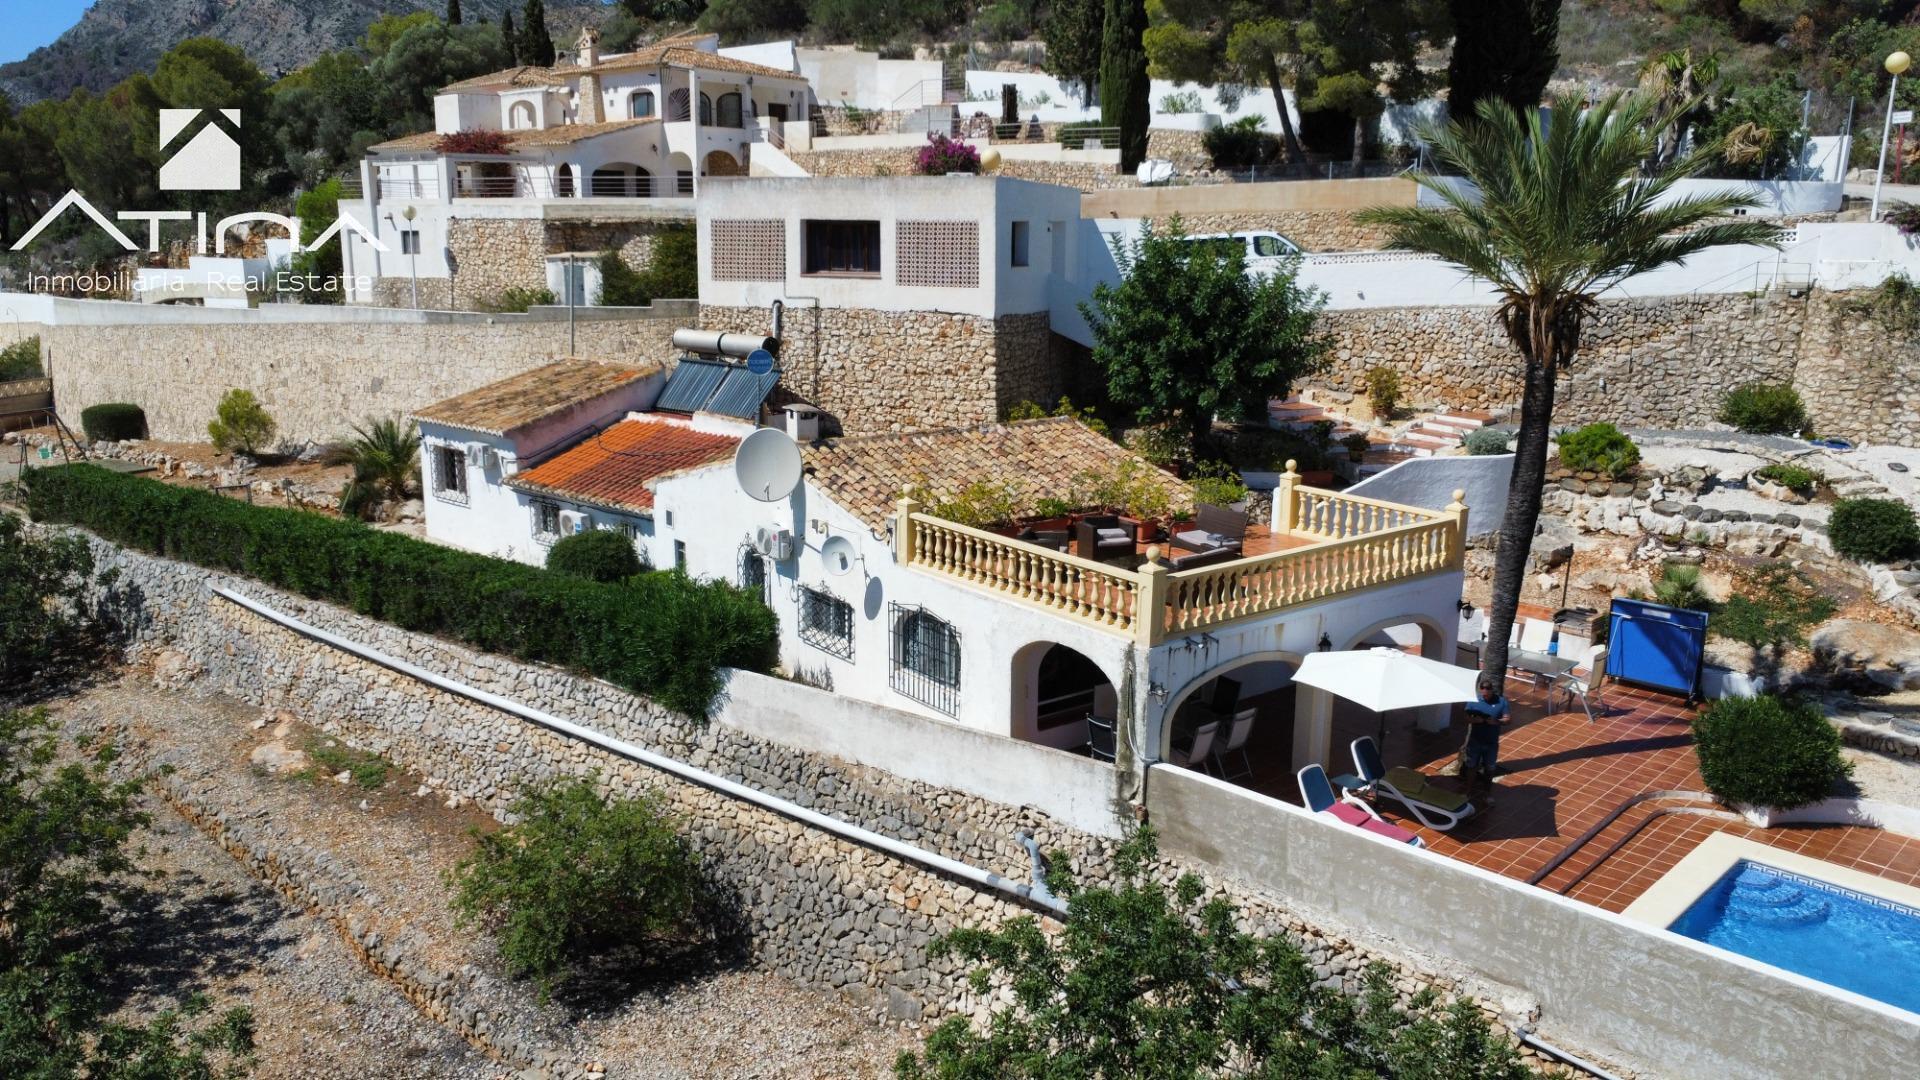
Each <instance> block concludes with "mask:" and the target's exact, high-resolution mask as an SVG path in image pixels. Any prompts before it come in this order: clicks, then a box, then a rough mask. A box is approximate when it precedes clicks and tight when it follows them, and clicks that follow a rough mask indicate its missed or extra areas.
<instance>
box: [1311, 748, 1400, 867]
mask: <svg viewBox="0 0 1920 1080" xmlns="http://www.w3.org/2000/svg"><path fill="white" fill-rule="evenodd" d="M1297 779H1298V780H1299V782H1300V799H1301V801H1302V802H1304V803H1306V806H1307V809H1309V810H1311V811H1313V812H1314V813H1316V814H1326V815H1328V816H1329V817H1332V818H1334V819H1336V820H1339V821H1344V822H1346V823H1347V824H1349V825H1353V826H1356V827H1358V828H1362V829H1365V830H1367V831H1368V832H1370V833H1374V834H1376V835H1379V836H1384V837H1386V838H1388V839H1390V840H1398V841H1399V842H1400V843H1403V844H1412V845H1413V846H1414V847H1426V846H1427V845H1426V843H1425V841H1423V840H1421V839H1420V838H1419V837H1418V836H1415V835H1414V834H1412V833H1410V832H1408V831H1407V830H1405V829H1403V828H1401V827H1400V826H1398V825H1394V824H1391V823H1389V822H1385V821H1382V820H1380V815H1379V814H1376V813H1374V812H1373V807H1371V806H1368V805H1367V804H1366V803H1364V802H1361V801H1360V800H1358V799H1352V798H1343V797H1338V796H1335V795H1334V793H1333V783H1332V782H1331V781H1329V780H1328V779H1327V771H1326V770H1325V769H1322V768H1321V767H1320V766H1318V765H1308V766H1306V767H1305V768H1303V769H1301V770H1300V772H1299V773H1298V774H1297Z"/></svg>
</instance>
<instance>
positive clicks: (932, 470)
mask: <svg viewBox="0 0 1920 1080" xmlns="http://www.w3.org/2000/svg"><path fill="white" fill-rule="evenodd" d="M777 378H778V372H777V371H776V372H775V373H773V374H772V375H771V376H757V375H753V374H752V373H751V372H749V371H748V369H747V368H745V367H738V366H734V365H731V364H729V363H726V362H724V361H719V360H713V359H702V358H687V359H683V360H682V361H681V362H680V364H679V365H678V366H677V367H675V368H674V369H673V371H672V372H671V373H670V374H667V375H666V376H665V377H664V378H663V376H662V373H661V372H660V370H659V369H657V368H653V367H646V368H640V367H624V366H618V365H607V364H598V363H594V362H590V361H583V360H567V361H562V362H560V363H557V364H552V365H549V366H547V367H544V368H539V369H536V370H533V371H529V372H526V373H524V374H522V375H518V376H514V377H512V378H509V379H507V380H503V381H502V382H499V383H496V384H493V385H492V386H488V387H485V388H482V389H481V390H477V391H473V392H471V393H468V394H463V395H460V396H458V397H455V398H452V399H449V400H447V401H443V402H440V403H437V404H434V405H430V406H427V407H425V408H422V409H420V410H418V411H417V412H416V413H415V414H414V419H415V420H416V421H417V422H418V423H419V425H420V429H421V433H422V440H423V442H422V457H423V461H424V463H425V469H424V471H425V473H426V481H427V488H428V494H427V532H428V535H429V537H431V538H433V539H435V540H438V541H440V542H442V543H447V544H450V545H454V546H458V547H464V548H469V549H473V550H477V551H482V552H486V553H489V554H494V555H498V556H502V557H505V558H512V559H518V560H520V561H523V562H528V563H534V564H539V563H541V562H543V561H544V559H545V557H546V553H547V550H548V549H549V548H550V547H551V545H552V544H553V543H554V542H556V541H557V540H558V539H560V538H561V537H562V536H564V535H566V534H569V533H574V532H580V531H585V530H591V529H616V530H619V531H620V532H621V533H623V534H624V535H626V536H628V537H630V538H631V539H632V541H633V543H634V545H635V547H636V549H637V551H638V553H639V554H640V555H641V556H642V558H643V559H644V560H645V561H647V562H648V563H650V564H651V565H653V566H654V567H657V568H662V569H665V568H668V567H676V568H679V569H681V570H684V571H685V572H686V573H688V574H691V575H693V576H696V577H702V578H713V579H719V580H725V581H729V582H733V583H735V584H737V585H740V586H742V587H744V588H747V589H751V590H754V591H756V592H757V593H758V594H759V595H761V596H762V597H763V598H764V599H765V600H766V602H767V603H768V605H769V606H770V607H772V609H773V610H774V611H775V613H776V614H777V615H778V616H779V620H780V659H781V664H782V667H783V668H784V669H785V670H786V672H787V673H788V674H789V675H791V676H792V677H794V678H796V679H799V680H801V681H805V682H808V683H812V684H815V685H818V686H823V687H827V688H830V689H831V690H833V691H834V692H835V693H838V694H842V695H845V696H847V697H849V698H854V699H858V700H861V701H865V702H870V703H873V704H878V705H883V706H886V707H889V708H894V709H898V710H903V711H906V712H911V713H915V714H919V715H922V716H926V717H930V718H935V719H939V720H943V721H947V722H952V723H958V724H961V725H963V726H965V727H968V728H972V729H975V730H980V731H985V732H988V733H990V734H994V735H999V736H1004V737H1010V738H1015V739H1020V740H1025V741H1029V742H1038V743H1042V744H1047V745H1050V746H1054V747H1057V748H1059V749H1062V750H1069V751H1081V752H1092V753H1094V754H1095V756H1096V757H1102V758H1103V759H1105V760H1115V759H1117V760H1119V761H1121V762H1123V763H1126V764H1130V765H1132V766H1134V767H1140V766H1144V765H1145V764H1146V763H1149V762H1152V761H1157V760H1174V761H1178V760H1180V755H1181V753H1182V752H1183V751H1182V750H1181V746H1182V745H1183V743H1190V742H1191V739H1192V735H1193V731H1194V729H1195V728H1196V726H1197V725H1199V724H1201V723H1205V722H1206V721H1208V720H1210V719H1220V720H1222V721H1223V724H1226V723H1230V722H1231V721H1232V720H1234V719H1237V718H1240V717H1245V718H1246V719H1247V720H1248V721H1250V722H1251V723H1252V724H1253V729H1252V730H1250V731H1249V736H1250V737H1245V738H1244V744H1243V746H1242V748H1243V749H1246V750H1247V751H1249V753H1250V755H1251V756H1252V757H1253V758H1255V759H1263V760H1265V761H1266V763H1267V765H1266V767H1268V768H1272V767H1276V766H1278V765H1282V764H1284V765H1285V767H1287V768H1288V769H1292V768H1297V767H1298V766H1299V765H1300V764H1302V763H1304V762H1306V761H1317V762H1321V763H1331V762H1332V761H1333V760H1334V759H1335V758H1336V757H1337V750H1338V749H1339V748H1335V747H1332V746H1331V745H1330V741H1331V730H1332V719H1333V713H1332V699H1331V697H1330V696H1329V695H1328V694H1326V693H1325V692H1323V691H1319V690H1314V689H1311V688H1307V687H1295V686H1294V685H1293V683H1292V673H1293V671H1294V670H1295V668H1296V667H1297V666H1298V664H1299V663H1300V661H1301V659H1302V658H1303V657H1305V656H1306V654H1307V653H1309V652H1311V651H1314V650H1315V649H1351V648H1356V647H1360V646H1362V645H1365V644H1376V643H1398V644H1401V645H1403V646H1408V647H1413V648H1417V650H1418V651H1419V652H1420V653H1422V654H1423V655H1428V656H1437V657H1447V658H1450V657H1452V655H1453V653H1454V647H1455V640H1456V635H1457V632H1458V628H1459V616H1458V612H1457V610H1456V609H1457V607H1458V601H1459V598H1460V590H1461V582H1462V572H1461V566H1462V557H1463V551H1464V539H1465V534H1466V516H1467V515H1466V510H1465V508H1464V506H1462V505H1460V504H1459V503H1458V502H1455V503H1453V504H1452V505H1449V506H1447V507H1446V508H1445V509H1442V510H1431V509H1425V508H1421V507H1417V506H1406V505H1396V504H1392V503H1386V502H1382V501H1379V500H1374V499H1369V498H1366V497H1364V496H1357V495H1347V494H1341V493H1336V492H1332V491H1325V490H1320V489H1316V488H1311V487H1307V486H1304V485H1302V484H1300V483H1299V482H1298V477H1297V476H1295V475H1294V474H1292V473H1291V472H1289V473H1287V474H1285V475H1283V476H1282V477H1281V481H1280V485H1279V488H1278V489H1277V490H1276V491H1275V492H1274V493H1273V494H1272V495H1271V496H1270V497H1271V498H1272V500H1273V515H1274V516H1273V524H1272V525H1271V526H1259V525H1252V526H1248V525H1246V519H1245V518H1244V517H1241V516H1239V515H1237V514H1233V513H1232V512H1231V511H1228V510H1224V509H1223V510H1221V513H1222V514H1224V515H1227V517H1228V520H1229V521H1231V519H1232V518H1236V517H1237V518H1239V523H1238V525H1237V526H1231V525H1230V526H1229V527H1230V528H1238V529H1242V530H1244V531H1243V532H1242V533H1241V535H1240V538H1239V539H1238V540H1236V541H1235V542H1234V543H1233V544H1232V546H1231V550H1228V549H1225V548H1209V547H1207V546H1206V544H1204V543H1202V544H1201V545H1200V547H1199V548H1198V549H1196V548H1194V547H1193V546H1192V542H1191V541H1188V540H1186V539H1185V537H1186V536H1187V535H1188V534H1184V533H1183V534H1182V535H1181V536H1180V537H1174V536H1172V535H1171V534H1172V533H1174V532H1176V531H1178V530H1180V529H1185V528H1187V527H1188V526H1185V525H1180V524H1178V521H1179V518H1180V517H1181V515H1180V514H1179V513H1177V511H1179V510H1180V509H1181V508H1187V507H1194V502H1193V496H1192V492H1191V490H1190V489H1188V488H1187V487H1186V485H1185V484H1183V483H1181V482H1179V481H1178V480H1175V479H1173V478H1172V477H1170V476H1166V475H1165V474H1162V473H1159V472H1158V471H1156V470H1154V469H1153V467H1152V466H1150V465H1148V464H1147V463H1146V462H1144V461H1143V460H1141V459H1139V458H1137V457H1136V456H1135V455H1133V454H1132V453H1131V452H1130V451H1128V450H1126V449H1124V448H1122V447H1121V446H1119V445H1118V444H1116V443H1114V442H1112V441H1111V440H1109V439H1107V438H1105V437H1104V436H1101V435H1098V434H1096V433H1094V432H1093V431H1091V430H1090V429H1088V428H1086V427H1084V426H1083V425H1081V424H1079V423H1078V422H1077V421H1073V420H1070V419H1051V420H1036V421H1026V422H1022V423H1013V424H986V425H978V426H970V427H955V428H947V429H939V430H929V431H919V432H913V433H907V434H898V435H870V436H862V437H851V438H841V439H831V438H829V439H822V438H818V437H816V433H815V432H814V431H812V430H810V429H809V425H810V423H811V420H810V414H811V410H810V409H809V408H808V407H806V406H790V407H789V408H788V409H787V417H786V420H787V425H788V428H789V430H790V432H792V433H793V434H795V435H796V436H797V439H796V441H798V442H799V443H800V444H801V446H802V453H803V460H804V470H803V476H802V479H801V480H800V482H799V484H798V485H797V487H796V488H795V490H794V491H793V492H792V493H791V495H789V496H788V497H786V498H783V499H776V500H774V501H772V502H767V501H761V500H758V499H755V498H753V497H751V496H749V495H748V494H747V493H745V492H744V491H742V490H741V489H740V487H739V485H738V483H737V482H736V480H735V474H734V466H733V456H734V453H735V451H736V449H737V447H738V446H739V444H740V441H741V440H742V439H743V438H745V437H746V436H747V435H749V434H752V433H753V432H754V431H755V430H756V428H758V427H759V426H760V424H761V422H762V420H763V419H765V418H768V417H770V416H778V415H779V414H778V413H772V412H770V411H769V410H768V409H767V408H766V407H765V406H764V405H763V398H764V397H765V395H766V393H767V392H768V391H769V390H770V389H771V388H772V385H773V382H774V380H776V379H777ZM1116 470H1134V471H1135V472H1134V475H1139V476H1143V477H1146V478H1147V479H1146V480H1144V481H1142V482H1144V483H1151V484H1157V485H1159V487H1160V489H1161V491H1162V493H1163V495H1164V496H1165V499H1166V502H1167V504H1168V505H1169V506H1171V507H1173V508H1174V512H1170V514H1171V516H1173V517H1174V519H1175V523H1174V524H1173V525H1170V526H1169V527H1168V528H1167V529H1166V534H1167V535H1163V536H1156V537H1155V538H1154V539H1153V540H1150V541H1146V540H1140V539H1139V535H1138V534H1137V533H1136V529H1137V525H1138V523H1136V522H1133V521H1130V520H1129V519H1127V518H1124V517H1121V518H1118V520H1117V521H1116V520H1114V519H1113V516H1112V515H1105V516H1101V515H1092V516H1087V517H1086V518H1085V524H1082V522H1081V521H1080V520H1079V519H1080V515H1075V517H1074V518H1073V519H1069V518H1065V517H1060V518H1056V519H1053V520H1049V521H1033V520H1025V521H1024V522H1023V524H1022V525H1019V526H1015V527H1009V528H1003V529H990V528H975V527H971V526H967V525H962V524H958V523H956V522H954V521H951V520H948V519H946V518H943V517H940V516H936V515H935V514H934V513H932V512H931V509H932V507H933V506H934V505H937V504H939V503H941V502H943V501H946V500H951V499H954V498H955V497H956V496H957V495H960V494H961V493H962V492H963V491H964V490H966V489H967V487H968V485H971V484H973V483H975V482H976V481H982V480H985V481H988V482H995V483H1002V484H1006V485H1009V486H1012V487H1015V488H1017V489H1018V490H1019V491H1020V492H1021V493H1022V496H1023V498H1024V499H1026V500H1028V501H1029V503H1030V504H1031V503H1033V502H1037V501H1038V500H1040V499H1049V498H1057V499H1060V500H1063V501H1067V502H1077V501H1084V496H1083V495H1081V494H1079V491H1080V490H1081V489H1083V488H1084V485H1085V484H1086V483H1087V479H1086V478H1087V477H1088V476H1101V475H1110V474H1112V473H1113V472H1115V471H1116ZM908 491H911V492H913V494H915V495H917V496H919V497H921V498H923V499H925V500H927V504H926V505H923V504H922V503H920V502H916V501H915V500H914V499H913V498H908V497H905V496H903V493H904V492H908ZM1254 497H1255V498H1262V499H1264V498H1268V497H1269V496H1267V495H1265V494H1259V495H1256V496H1254ZM1199 509H1200V512H1201V513H1203V514H1204V513H1208V512H1209V511H1208V510H1207V509H1206V508H1199ZM1035 512H1036V513H1037V510H1036V511H1035ZM1200 520H1201V522H1202V523H1203V524H1205V523H1206V522H1207V520H1208V519H1207V518H1205V517H1202V518H1201V519H1200ZM1113 525H1122V526H1124V527H1125V529H1126V530H1127V531H1126V532H1125V533H1124V534H1123V535H1122V536H1121V537H1120V538H1118V539H1115V538H1113V537H1109V536H1101V537H1098V538H1096V533H1097V531H1098V528H1099V527H1104V526H1113ZM1256 718H1257V719H1256ZM1422 723H1423V725H1438V726H1444V725H1445V723H1446V716H1445V710H1444V709H1439V710H1434V711H1432V714H1431V715H1428V716H1424V717H1423V718H1422ZM1103 730H1104V731H1105V732H1112V734H1110V735H1106V737H1105V738H1103V737H1102V735H1103ZM1219 738H1220V739H1221V740H1226V739H1227V738H1228V731H1227V730H1226V729H1225V728H1224V727H1223V729H1222V730H1221V731H1220V732H1219Z"/></svg>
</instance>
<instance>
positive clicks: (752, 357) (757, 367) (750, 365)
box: [747, 349, 773, 375]
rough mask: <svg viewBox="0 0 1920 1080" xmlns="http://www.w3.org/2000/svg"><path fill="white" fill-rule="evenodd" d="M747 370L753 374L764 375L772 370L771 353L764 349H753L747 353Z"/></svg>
mask: <svg viewBox="0 0 1920 1080" xmlns="http://www.w3.org/2000/svg"><path fill="white" fill-rule="evenodd" d="M747 370H748V371H751V372H753V373H754V374H755V375H765V374H766V373H768V372H770V371H772V370H773V354H772V353H770V352H768V351H767V350H765V349H755V350H753V351H752V352H750V353H748V354H747Z"/></svg>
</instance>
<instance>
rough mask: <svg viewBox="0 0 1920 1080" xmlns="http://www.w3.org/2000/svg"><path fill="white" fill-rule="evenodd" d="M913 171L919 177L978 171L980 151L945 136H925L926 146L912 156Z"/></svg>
mask: <svg viewBox="0 0 1920 1080" xmlns="http://www.w3.org/2000/svg"><path fill="white" fill-rule="evenodd" d="M913 171H914V172H916V173H919V174H920V175H921V176H945V175H947V174H948V173H977V172H979V171H980V151H979V149H978V148H976V147H974V146H973V145H972V144H970V143H963V142H961V141H959V140H958V139H949V138H947V137H946V136H945V135H940V134H934V135H929V136H927V145H925V146H923V147H921V148H920V152H919V153H918V154H916V155H914V159H913Z"/></svg>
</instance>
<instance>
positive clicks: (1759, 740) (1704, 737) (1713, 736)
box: [1693, 696, 1853, 810]
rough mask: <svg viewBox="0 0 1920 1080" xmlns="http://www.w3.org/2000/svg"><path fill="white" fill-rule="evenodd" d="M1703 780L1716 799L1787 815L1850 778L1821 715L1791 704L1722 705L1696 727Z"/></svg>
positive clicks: (1729, 701)
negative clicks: (1838, 782)
mask: <svg viewBox="0 0 1920 1080" xmlns="http://www.w3.org/2000/svg"><path fill="white" fill-rule="evenodd" d="M1693 749H1694V752H1695V753H1696V754H1697V755H1698V756H1699V758H1700V775H1701V776H1702V777H1704V778H1705V779H1706V781H1707V787H1708V789H1710V790H1711V791H1712V792H1713V793H1714V794H1715V795H1718V796H1719V797H1720V798H1721V799H1723V800H1725V801H1727V802H1731V803H1741V804H1744V805H1747V806H1765V807H1772V808H1774V809H1779V810H1791V809H1793V808H1794V807H1796V806H1806V805H1807V804H1809V803H1816V802H1819V801H1820V800H1821V799H1824V798H1826V797H1827V794H1828V793H1829V792H1831V791H1832V790H1833V785H1834V782H1835V781H1837V780H1839V779H1840V778H1842V777H1844V776H1846V775H1848V774H1849V773H1851V772H1852V771H1853V766H1851V765H1850V764H1848V763H1847V762H1846V760H1845V759H1843V758H1842V757H1841V756H1840V733H1839V732H1838V731H1835V730H1834V728H1833V725H1831V724H1829V723H1827V718H1826V717H1825V716H1824V715H1822V714H1821V712H1820V707H1819V706H1818V705H1815V704H1813V703H1811V702H1808V701H1803V700H1800V699H1796V698H1780V697H1772V696H1767V697H1750V698H1722V699H1720V700H1719V701H1715V702H1712V703H1711V704H1709V705H1708V706H1707V707H1706V708H1705V709H1703V710H1701V713H1700V717H1699V719H1697V720H1695V721H1694V722H1693Z"/></svg>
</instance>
